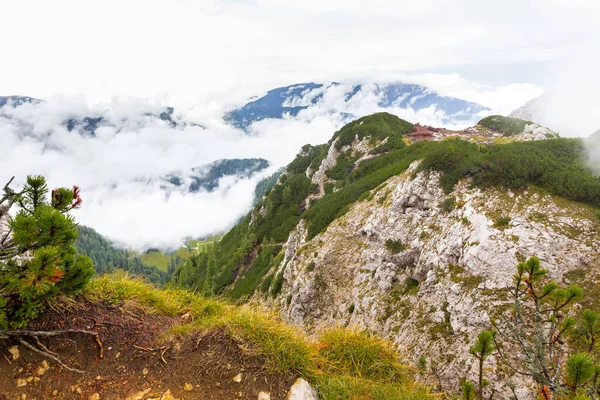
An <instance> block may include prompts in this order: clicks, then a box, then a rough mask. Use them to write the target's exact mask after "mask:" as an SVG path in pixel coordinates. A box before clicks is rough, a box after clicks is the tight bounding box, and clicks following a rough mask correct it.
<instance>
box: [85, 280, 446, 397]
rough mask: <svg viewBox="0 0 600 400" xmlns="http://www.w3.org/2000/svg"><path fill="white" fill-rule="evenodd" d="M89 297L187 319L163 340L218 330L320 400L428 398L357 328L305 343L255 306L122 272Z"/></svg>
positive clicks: (392, 354)
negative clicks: (162, 286) (159, 285)
mask: <svg viewBox="0 0 600 400" xmlns="http://www.w3.org/2000/svg"><path fill="white" fill-rule="evenodd" d="M86 296H87V297H88V298H89V299H90V300H91V301H94V302H107V303H111V304H120V303H123V302H131V301H134V302H136V303H138V304H139V305H141V306H142V307H144V308H145V309H146V310H147V311H148V312H153V313H159V314H163V315H171V316H176V315H181V314H183V313H186V312H189V313H190V314H191V315H192V316H193V322H191V323H182V324H180V325H176V326H174V327H173V328H171V330H170V331H169V332H168V334H167V337H165V339H167V338H168V336H170V335H176V336H179V337H182V336H185V335H188V334H191V333H193V332H206V331H211V330H221V331H223V332H225V333H226V334H227V335H229V336H231V337H232V338H234V339H236V340H238V341H240V342H242V343H243V344H244V345H246V346H248V347H249V348H250V349H251V351H253V352H257V353H258V354H261V355H263V356H264V357H265V359H266V367H267V368H268V369H269V370H270V371H272V372H291V373H294V374H299V375H301V376H303V377H304V378H305V379H307V380H308V381H309V382H310V383H311V384H312V385H313V386H314V387H315V388H316V389H317V391H318V392H319V396H320V398H322V399H327V400H328V399H332V400H333V399H381V400H383V399H388V400H394V399H427V398H433V397H434V396H433V395H432V394H431V393H430V391H429V390H428V389H427V388H425V387H423V386H420V385H418V384H416V383H415V382H414V381H413V379H412V375H413V373H414V371H413V370H411V369H410V368H409V367H407V366H406V365H405V364H403V363H402V362H401V361H400V355H399V354H398V352H397V351H396V350H395V349H394V348H393V347H392V345H391V344H390V343H389V342H386V341H384V340H382V339H378V338H375V337H373V336H371V335H369V334H367V333H365V332H361V331H356V330H349V329H346V328H333V329H331V330H328V331H325V332H322V333H321V335H319V337H318V340H316V341H315V340H313V339H311V338H309V337H307V336H305V335H304V334H302V333H301V332H299V331H298V330H296V329H294V328H292V327H290V326H287V325H285V324H284V323H282V322H281V320H279V319H278V318H277V317H276V316H275V315H274V314H271V313H269V312H267V311H265V310H263V309H261V308H259V307H258V306H254V305H243V306H234V305H231V304H229V303H226V302H223V301H220V300H215V299H210V298H203V297H201V296H198V295H196V294H193V293H191V292H189V291H186V290H181V289H176V290H159V289H156V288H154V287H153V286H150V285H149V284H147V283H145V282H143V281H141V280H137V279H131V278H129V277H127V276H124V275H105V276H102V277H99V278H96V279H94V280H93V281H92V282H91V283H90V285H89V287H88V288H87V290H86Z"/></svg>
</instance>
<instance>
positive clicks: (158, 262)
mask: <svg viewBox="0 0 600 400" xmlns="http://www.w3.org/2000/svg"><path fill="white" fill-rule="evenodd" d="M140 260H142V262H143V263H144V264H146V265H150V266H152V267H156V268H158V269H160V270H161V271H166V270H167V267H168V266H169V262H170V261H171V257H170V256H168V255H166V254H165V253H163V252H162V251H154V250H153V251H149V252H147V253H144V254H142V255H140Z"/></svg>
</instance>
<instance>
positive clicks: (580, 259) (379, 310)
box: [274, 129, 600, 398]
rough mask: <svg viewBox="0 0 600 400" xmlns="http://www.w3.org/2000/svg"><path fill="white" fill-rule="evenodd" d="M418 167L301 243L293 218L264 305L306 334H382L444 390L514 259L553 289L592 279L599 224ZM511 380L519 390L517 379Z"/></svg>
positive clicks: (495, 310) (468, 369) (534, 199)
mask: <svg viewBox="0 0 600 400" xmlns="http://www.w3.org/2000/svg"><path fill="white" fill-rule="evenodd" d="M526 132H529V133H530V134H532V135H538V134H542V133H540V132H538V131H536V129H533V130H531V131H529V130H526ZM536 132H537V133H536ZM544 134H545V133H544ZM332 148H333V146H332ZM328 158H329V157H328ZM325 162H329V161H327V159H326V160H325V161H324V163H325ZM417 167H418V162H415V163H413V164H412V165H411V167H410V168H409V169H408V170H407V171H406V172H405V173H403V174H402V175H398V176H394V177H392V178H390V179H388V180H387V181H386V182H384V183H383V184H382V185H380V186H379V187H377V188H375V189H373V190H372V191H371V195H370V196H369V198H367V199H366V200H363V201H359V202H357V203H355V204H353V205H352V207H351V208H350V210H349V211H348V212H347V213H346V214H345V215H344V216H343V217H341V218H338V219H337V220H335V221H334V222H333V223H331V224H330V225H329V227H328V228H327V229H326V230H325V231H323V232H321V233H320V234H318V235H317V236H316V237H314V238H313V239H311V240H307V227H306V223H305V222H304V221H301V222H300V223H299V224H298V226H297V227H296V229H295V230H294V231H293V232H292V233H291V234H290V236H289V238H288V241H287V243H286V244H285V258H284V262H282V263H281V265H280V266H279V270H278V271H277V272H278V273H279V272H281V271H282V270H283V271H284V275H283V276H284V279H285V281H284V285H283V290H282V292H281V293H280V295H279V296H278V297H277V298H276V299H275V300H274V301H275V305H276V306H277V307H278V308H279V309H280V310H281V314H282V315H283V316H284V318H286V319H287V320H288V321H290V322H292V323H294V324H296V325H298V326H300V327H303V328H304V329H306V330H308V331H311V330H313V329H318V328H321V327H327V326H331V325H334V324H342V325H354V326H360V327H364V328H367V329H370V330H372V331H375V332H376V333H378V334H380V335H381V336H384V337H388V338H390V339H392V340H393V341H394V342H395V343H396V344H397V345H398V346H399V347H400V349H401V350H402V351H403V353H404V354H405V355H406V356H407V357H409V358H412V359H413V360H414V362H415V363H416V360H417V359H418V358H419V357H425V358H426V360H427V365H429V366H430V367H429V372H430V374H431V376H434V377H436V378H435V379H436V383H438V384H440V385H441V386H442V389H444V390H449V391H454V390H455V389H456V387H457V379H458V378H459V377H463V376H468V377H471V378H473V377H474V376H475V372H476V366H475V360H474V358H473V357H471V356H470V355H469V352H468V349H469V347H470V346H471V345H472V344H473V341H474V339H475V337H476V336H477V333H478V332H480V331H481V330H482V329H489V328H490V325H489V320H490V318H491V317H494V316H499V315H500V314H502V313H504V312H506V311H507V310H508V309H509V308H510V302H509V301H508V300H507V299H506V298H503V297H502V295H501V294H499V293H502V292H501V291H498V290H496V289H501V288H504V287H507V286H509V285H510V284H511V283H512V276H513V274H514V270H515V266H516V264H517V263H518V262H519V261H520V260H523V259H524V258H528V257H530V256H533V255H535V256H537V257H539V258H540V259H541V261H542V263H543V267H544V268H546V269H548V270H549V272H550V276H551V278H552V279H555V280H557V281H559V282H560V281H562V282H565V283H568V282H573V281H577V280H578V279H579V280H580V281H581V280H585V279H586V278H585V277H587V278H588V279H589V277H591V276H595V274H596V273H598V272H599V270H600V254H599V253H598V251H597V249H598V248H600V247H599V246H600V240H599V236H598V232H599V231H600V226H599V222H600V221H598V219H597V218H596V217H595V216H594V215H593V212H592V210H590V209H588V208H587V207H585V206H583V205H580V204H577V203H573V202H570V201H567V200H564V199H558V198H554V197H552V196H549V195H547V194H544V193H542V192H540V191H537V190H534V189H527V190H522V191H506V190H502V189H486V190H480V189H475V188H471V187H470V185H469V182H466V181H465V182H461V183H459V184H458V185H457V186H456V188H455V190H454V192H452V193H451V194H445V193H444V191H443V189H442V187H441V186H440V183H439V175H438V174H436V173H430V174H426V173H417V174H415V171H416V169H417ZM316 175H317V174H315V176H316ZM320 176H321V177H324V174H321V175H320ZM315 183H321V184H322V181H321V182H319V180H318V179H316V182H315ZM392 244H395V245H396V246H393V245H392ZM584 289H585V286H584ZM490 362H491V363H492V364H493V363H495V362H496V360H494V359H493V357H492V358H491V359H490ZM490 378H491V379H492V380H497V381H498V382H506V381H507V379H506V377H499V376H498V377H494V376H492V377H490ZM517 384H518V385H520V389H519V390H520V392H519V393H521V394H523V395H525V394H527V393H528V392H527V382H525V381H521V382H517ZM499 390H507V389H506V388H503V387H500V388H499ZM525 397H527V396H526V395H525ZM525 397H523V398H525Z"/></svg>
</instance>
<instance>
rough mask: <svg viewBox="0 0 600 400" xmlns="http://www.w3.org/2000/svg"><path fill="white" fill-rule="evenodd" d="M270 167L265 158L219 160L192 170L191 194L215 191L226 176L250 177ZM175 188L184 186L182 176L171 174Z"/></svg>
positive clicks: (169, 178)
mask: <svg viewBox="0 0 600 400" xmlns="http://www.w3.org/2000/svg"><path fill="white" fill-rule="evenodd" d="M268 166H269V162H268V161H267V160H265V159H263V158H231V159H224V160H217V161H215V162H213V163H210V164H208V165H204V166H201V167H197V168H193V169H192V176H191V183H190V185H189V188H188V189H189V191H190V192H198V191H200V190H206V191H209V192H210V191H213V190H215V189H216V188H217V187H218V186H219V180H220V179H221V178H223V177H224V176H239V177H245V178H247V177H250V176H252V175H253V174H254V173H256V172H258V171H260V170H263V169H265V168H267V167H268ZM166 179H167V180H168V181H169V182H170V183H172V184H173V185H175V186H181V185H182V184H183V177H182V176H181V175H180V174H171V175H169V176H167V178H166Z"/></svg>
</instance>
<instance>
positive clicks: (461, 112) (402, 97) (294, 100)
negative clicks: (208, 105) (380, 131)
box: [225, 82, 489, 130]
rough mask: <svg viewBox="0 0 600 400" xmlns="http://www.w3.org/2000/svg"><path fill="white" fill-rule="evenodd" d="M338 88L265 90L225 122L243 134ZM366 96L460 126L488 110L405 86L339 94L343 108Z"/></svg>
mask: <svg viewBox="0 0 600 400" xmlns="http://www.w3.org/2000/svg"><path fill="white" fill-rule="evenodd" d="M340 85H341V84H340V83H338V82H333V83H331V84H327V85H325V84H322V83H315V82H308V83H300V84H294V85H290V86H283V87H279V88H275V89H272V90H269V91H268V92H267V93H266V94H265V95H264V96H262V97H258V98H255V99H253V100H252V101H250V102H248V103H247V104H245V105H244V106H242V107H240V108H238V109H235V110H233V111H231V112H229V113H228V114H227V115H226V116H225V120H226V121H227V122H229V123H231V124H232V125H233V126H235V127H236V128H239V129H243V130H246V129H248V128H249V126H250V125H252V124H253V123H254V122H258V121H262V120H264V119H280V118H284V117H285V116H286V115H289V116H291V117H296V116H297V115H298V114H299V113H300V112H301V111H303V110H306V109H309V108H311V107H314V106H317V105H318V104H319V103H321V102H322V100H323V99H324V96H326V95H328V94H329V93H331V92H330V91H331V90H332V89H333V88H338V87H339V86H340ZM361 92H363V93H368V94H370V95H373V98H374V99H376V104H374V106H376V107H379V108H382V109H390V108H403V109H411V110H413V111H421V110H423V109H426V108H429V107H435V108H436V109H437V110H439V111H442V112H443V113H445V114H446V115H447V117H448V120H451V119H452V120H456V121H462V122H468V121H473V122H475V121H476V120H478V119H479V118H478V114H479V113H481V112H483V111H487V110H489V109H488V108H487V107H484V106H482V105H480V104H477V103H472V102H469V101H466V100H462V99H457V98H454V97H446V96H441V95H439V94H438V93H437V92H435V91H434V90H431V89H429V88H427V87H425V86H421V85H417V84H408V83H400V82H398V83H390V84H372V85H364V84H356V85H351V86H349V87H348V89H347V90H346V91H345V93H343V96H344V97H343V103H344V107H346V108H348V107H347V106H348V105H349V102H351V100H352V99H353V98H354V97H355V96H357V95H358V94H359V93H361ZM330 111H334V112H339V113H340V114H341V115H342V116H344V117H345V119H354V118H357V117H361V116H363V115H355V114H352V113H350V112H348V111H347V110H346V109H345V108H343V107H342V109H336V110H330Z"/></svg>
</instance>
